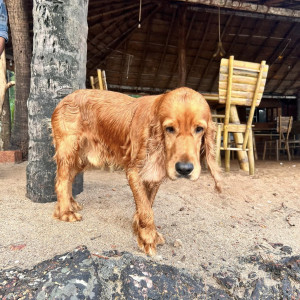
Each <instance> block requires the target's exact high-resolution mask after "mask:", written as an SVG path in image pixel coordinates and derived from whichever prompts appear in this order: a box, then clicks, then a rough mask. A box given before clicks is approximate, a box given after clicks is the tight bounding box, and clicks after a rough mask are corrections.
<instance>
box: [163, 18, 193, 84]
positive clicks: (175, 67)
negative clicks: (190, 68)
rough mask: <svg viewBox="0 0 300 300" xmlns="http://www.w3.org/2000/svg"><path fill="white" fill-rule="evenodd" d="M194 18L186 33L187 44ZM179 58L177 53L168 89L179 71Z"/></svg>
mask: <svg viewBox="0 0 300 300" xmlns="http://www.w3.org/2000/svg"><path fill="white" fill-rule="evenodd" d="M193 19H194V17H193V18H192V21H191V22H190V27H189V29H188V31H187V34H186V38H185V43H186V44H187V43H188V39H189V37H190V32H191V28H192V25H193ZM178 59H179V57H178V55H177V57H176V60H175V63H174V64H173V67H172V70H171V75H170V78H169V80H168V82H167V84H166V87H165V89H166V90H167V89H169V88H170V87H169V85H170V83H171V82H172V80H173V77H174V74H177V73H176V71H177V70H176V69H177V68H178ZM171 88H174V87H171Z"/></svg>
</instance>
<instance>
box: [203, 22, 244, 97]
mask: <svg viewBox="0 0 300 300" xmlns="http://www.w3.org/2000/svg"><path fill="white" fill-rule="evenodd" d="M243 24H245V22H244V20H241V23H240V26H239V29H238V32H237V34H236V35H235V36H234V38H233V41H232V42H231V43H230V46H229V48H228V49H227V50H226V53H227V57H229V56H230V55H232V53H231V49H232V47H234V45H235V43H236V41H237V39H238V38H239V35H240V33H241V32H242V30H243V28H244V27H243ZM218 80H219V69H217V71H216V72H215V74H214V79H213V80H212V84H211V85H210V87H209V89H208V90H209V92H210V93H211V92H212V91H213V88H214V86H215V85H216V83H217V81H218Z"/></svg>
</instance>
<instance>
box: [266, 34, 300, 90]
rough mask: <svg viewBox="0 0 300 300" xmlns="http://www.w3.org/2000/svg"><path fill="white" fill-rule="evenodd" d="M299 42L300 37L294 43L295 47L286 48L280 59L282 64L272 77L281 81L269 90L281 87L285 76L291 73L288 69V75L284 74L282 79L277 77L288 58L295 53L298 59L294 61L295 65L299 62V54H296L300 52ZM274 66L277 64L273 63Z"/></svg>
mask: <svg viewBox="0 0 300 300" xmlns="http://www.w3.org/2000/svg"><path fill="white" fill-rule="evenodd" d="M299 42H300V38H299V39H297V41H296V42H295V44H294V47H291V48H290V50H288V49H286V51H285V53H284V56H283V58H282V59H281V60H280V66H279V68H278V69H277V70H276V72H275V74H274V75H273V77H272V80H276V81H279V83H277V84H274V87H273V88H272V90H271V91H269V92H271V93H275V92H276V90H278V89H279V86H280V85H281V83H282V81H284V79H285V77H286V76H287V75H288V74H289V71H288V72H287V73H286V75H285V76H283V78H282V79H277V77H278V73H279V72H280V70H281V68H282V67H286V64H285V61H286V59H287V58H289V57H290V56H292V55H293V54H295V56H296V59H295V62H293V65H295V64H296V63H297V61H298V56H297V55H296V54H297V53H298V50H299V48H298V45H299ZM272 66H275V65H274V64H273V65H272ZM270 68H271V66H270Z"/></svg>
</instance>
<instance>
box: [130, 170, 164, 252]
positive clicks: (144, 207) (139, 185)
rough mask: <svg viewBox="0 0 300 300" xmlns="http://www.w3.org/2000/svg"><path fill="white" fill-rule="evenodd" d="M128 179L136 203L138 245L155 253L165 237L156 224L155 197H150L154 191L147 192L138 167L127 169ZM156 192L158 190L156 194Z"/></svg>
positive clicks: (135, 218) (135, 219) (135, 225)
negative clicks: (153, 207)
mask: <svg viewBox="0 0 300 300" xmlns="http://www.w3.org/2000/svg"><path fill="white" fill-rule="evenodd" d="M127 179H128V182H129V185H130V188H131V190H132V193H133V197H134V200H135V205H136V213H135V215H134V218H133V231H134V233H135V234H136V235H137V241H138V245H139V247H140V248H141V250H143V251H144V252H145V253H146V254H149V255H155V253H156V245H158V244H163V243H164V239H163V237H162V235H161V234H160V233H158V232H157V230H156V227H155V224H154V214H153V210H152V202H153V199H149V196H150V195H153V193H151V192H150V193H149V191H148V192H147V189H146V187H145V184H144V183H143V182H142V180H141V178H140V175H139V173H138V170H137V169H136V168H132V169H130V170H128V171H127ZM155 194H156V192H155V193H154V196H155ZM151 198H152V197H151ZM153 198H154V197H153Z"/></svg>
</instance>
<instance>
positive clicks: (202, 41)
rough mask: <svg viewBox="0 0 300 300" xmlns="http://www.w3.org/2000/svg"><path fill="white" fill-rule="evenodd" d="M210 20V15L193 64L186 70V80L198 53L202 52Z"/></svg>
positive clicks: (194, 62)
mask: <svg viewBox="0 0 300 300" xmlns="http://www.w3.org/2000/svg"><path fill="white" fill-rule="evenodd" d="M211 19H212V14H209V17H208V20H207V22H206V27H205V30H204V33H203V35H202V38H201V42H200V45H199V47H198V50H197V53H196V55H195V56H194V59H193V62H192V64H191V66H190V68H189V70H188V73H187V78H189V75H190V73H191V71H192V69H193V68H194V66H195V64H196V62H197V60H198V57H199V55H200V53H201V51H202V48H203V45H204V43H205V40H206V36H207V33H208V30H209V28H210V22H211ZM201 29H202V28H201Z"/></svg>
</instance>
